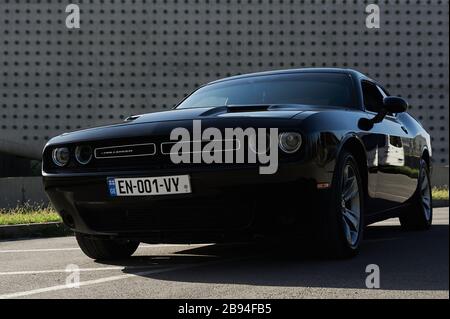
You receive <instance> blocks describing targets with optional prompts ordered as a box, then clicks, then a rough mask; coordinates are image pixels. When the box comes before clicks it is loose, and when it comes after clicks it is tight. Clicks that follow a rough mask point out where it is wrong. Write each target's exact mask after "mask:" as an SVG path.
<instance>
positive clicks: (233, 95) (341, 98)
mask: <svg viewBox="0 0 450 319" xmlns="http://www.w3.org/2000/svg"><path fill="white" fill-rule="evenodd" d="M354 101H355V99H354V94H353V86H352V81H351V78H350V76H349V75H348V74H341V73H296V74H282V75H266V76H255V77H248V78H242V79H235V80H226V81H223V82H218V83H213V84H209V85H206V86H204V87H201V88H200V89H198V90H197V91H195V92H194V93H193V94H191V95H190V96H189V97H188V98H187V99H185V100H184V101H183V102H181V103H180V104H179V105H178V107H177V108H178V109H186V108H200V107H219V106H228V105H273V104H304V105H318V106H337V107H352V106H354V105H355V102H354Z"/></svg>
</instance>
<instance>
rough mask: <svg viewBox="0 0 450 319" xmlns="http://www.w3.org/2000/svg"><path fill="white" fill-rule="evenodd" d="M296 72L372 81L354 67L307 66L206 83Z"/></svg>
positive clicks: (243, 75)
mask: <svg viewBox="0 0 450 319" xmlns="http://www.w3.org/2000/svg"><path fill="white" fill-rule="evenodd" d="M295 73H342V74H349V75H352V76H354V77H355V78H357V79H366V80H370V81H372V80H371V79H370V78H368V77H367V76H365V75H364V74H362V73H361V72H359V71H356V70H353V69H340V68H305V69H286V70H274V71H265V72H257V73H249V74H242V75H236V76H231V77H228V78H223V79H219V80H215V81H212V82H209V83H208V84H206V85H209V84H214V83H220V82H225V81H231V80H238V79H245V78H251V77H259V76H267V75H282V74H295Z"/></svg>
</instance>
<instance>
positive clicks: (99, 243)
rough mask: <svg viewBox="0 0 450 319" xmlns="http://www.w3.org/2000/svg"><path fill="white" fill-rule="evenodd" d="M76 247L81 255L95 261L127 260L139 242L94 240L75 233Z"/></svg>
mask: <svg viewBox="0 0 450 319" xmlns="http://www.w3.org/2000/svg"><path fill="white" fill-rule="evenodd" d="M75 237H76V239H77V242H78V245H79V246H80V248H81V250H82V251H83V253H85V255H86V256H88V257H89V258H92V259H95V260H117V259H125V258H129V257H130V256H131V255H133V253H134V252H135V251H136V249H137V248H138V246H139V242H136V241H129V240H115V239H106V238H105V239H104V238H94V237H89V236H87V235H84V234H81V233H76V234H75Z"/></svg>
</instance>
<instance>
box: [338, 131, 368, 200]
mask: <svg viewBox="0 0 450 319" xmlns="http://www.w3.org/2000/svg"><path fill="white" fill-rule="evenodd" d="M344 150H345V151H348V152H350V153H351V154H352V155H353V156H354V157H355V159H356V163H357V164H358V168H359V172H360V174H361V178H362V181H363V186H364V187H363V188H364V195H365V198H367V196H368V192H369V189H368V184H369V180H368V179H369V176H368V165H367V152H366V148H365V146H364V143H363V142H362V141H361V139H360V138H359V137H358V136H357V135H355V134H351V135H348V136H346V137H345V138H344V139H343V141H342V142H341V145H340V147H339V149H338V152H337V155H338V157H339V155H340V154H341V152H342V151H344Z"/></svg>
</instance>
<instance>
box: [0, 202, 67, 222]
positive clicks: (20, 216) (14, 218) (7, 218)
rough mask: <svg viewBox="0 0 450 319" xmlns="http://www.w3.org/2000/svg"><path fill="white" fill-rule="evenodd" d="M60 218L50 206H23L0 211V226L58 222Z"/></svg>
mask: <svg viewBox="0 0 450 319" xmlns="http://www.w3.org/2000/svg"><path fill="white" fill-rule="evenodd" d="M60 221H61V218H60V217H59V215H58V214H57V213H56V212H55V210H54V209H53V208H52V207H51V206H42V205H41V206H36V205H34V206H33V205H29V204H25V205H22V206H17V207H16V208H14V209H0V225H19V224H37V223H49V222H60Z"/></svg>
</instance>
